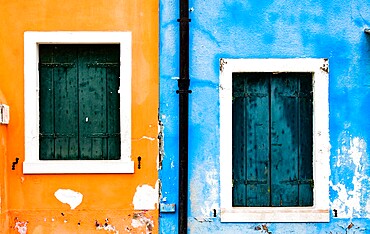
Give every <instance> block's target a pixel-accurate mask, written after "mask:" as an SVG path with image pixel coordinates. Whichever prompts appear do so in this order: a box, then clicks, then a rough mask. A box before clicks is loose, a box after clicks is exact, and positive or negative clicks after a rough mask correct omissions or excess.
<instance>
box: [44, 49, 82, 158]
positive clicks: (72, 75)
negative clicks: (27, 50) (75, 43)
mask: <svg viewBox="0 0 370 234" xmlns="http://www.w3.org/2000/svg"><path fill="white" fill-rule="evenodd" d="M39 57H40V63H39V72H40V76H39V77H40V96H39V100H40V102H39V103H40V104H39V109H40V159H45V160H52V159H76V158H77V157H78V125H77V119H78V103H77V97H78V94H77V64H76V63H77V60H76V59H77V52H76V51H75V50H74V49H73V48H71V47H67V48H63V49H62V48H60V46H57V45H40V50H39Z"/></svg>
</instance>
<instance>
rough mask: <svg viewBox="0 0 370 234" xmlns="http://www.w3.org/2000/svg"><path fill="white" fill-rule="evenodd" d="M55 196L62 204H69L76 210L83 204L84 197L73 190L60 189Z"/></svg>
mask: <svg viewBox="0 0 370 234" xmlns="http://www.w3.org/2000/svg"><path fill="white" fill-rule="evenodd" d="M54 196H55V197H56V198H57V199H58V200H59V201H60V202H62V203H65V204H68V205H69V206H70V207H71V209H72V210H73V209H75V208H76V207H77V206H79V205H80V204H81V202H82V197H83V195H82V194H81V193H79V192H75V191H73V190H71V189H58V190H57V191H56V192H55V193H54Z"/></svg>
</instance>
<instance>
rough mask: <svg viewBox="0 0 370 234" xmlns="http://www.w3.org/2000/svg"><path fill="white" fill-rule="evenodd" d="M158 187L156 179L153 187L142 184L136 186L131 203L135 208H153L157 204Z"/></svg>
mask: <svg viewBox="0 0 370 234" xmlns="http://www.w3.org/2000/svg"><path fill="white" fill-rule="evenodd" d="M158 187H159V181H158V180H157V182H156V184H155V187H154V188H153V187H152V186H150V185H147V184H144V185H141V186H138V187H137V188H136V192H135V195H134V198H133V201H132V203H133V204H134V209H135V210H155V209H156V206H158V197H159V195H158V192H159V191H158Z"/></svg>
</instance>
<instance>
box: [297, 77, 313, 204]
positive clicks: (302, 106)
mask: <svg viewBox="0 0 370 234" xmlns="http://www.w3.org/2000/svg"><path fill="white" fill-rule="evenodd" d="M299 77H300V83H299V89H300V91H299V140H300V142H299V162H298V165H299V180H300V182H301V183H300V184H299V205H300V206H312V205H313V185H314V184H313V167H312V166H313V164H312V155H313V150H312V145H313V140H312V139H313V136H312V130H313V124H312V123H313V121H312V120H313V117H312V116H313V114H312V113H313V103H312V74H310V73H306V74H300V76H299Z"/></svg>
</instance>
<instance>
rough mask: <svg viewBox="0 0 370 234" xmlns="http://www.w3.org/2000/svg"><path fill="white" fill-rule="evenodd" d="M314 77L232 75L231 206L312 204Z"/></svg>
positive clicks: (296, 75) (308, 75)
mask: <svg viewBox="0 0 370 234" xmlns="http://www.w3.org/2000/svg"><path fill="white" fill-rule="evenodd" d="M311 93H312V74H309V73H280V74H272V73H235V74H234V75H233V206H285V207H286V206H311V205H312V203H313V199H312V185H313V181H312V98H311Z"/></svg>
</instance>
